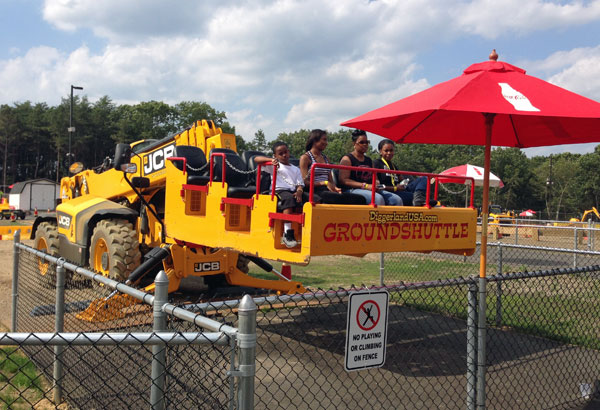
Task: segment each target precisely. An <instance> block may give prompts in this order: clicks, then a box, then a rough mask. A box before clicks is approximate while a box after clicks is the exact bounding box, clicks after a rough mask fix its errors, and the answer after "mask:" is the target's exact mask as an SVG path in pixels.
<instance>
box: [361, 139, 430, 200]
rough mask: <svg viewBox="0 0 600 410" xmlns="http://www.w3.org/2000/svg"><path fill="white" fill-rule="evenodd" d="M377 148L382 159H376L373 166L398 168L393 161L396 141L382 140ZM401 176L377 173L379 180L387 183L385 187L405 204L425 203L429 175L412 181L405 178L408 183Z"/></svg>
mask: <svg viewBox="0 0 600 410" xmlns="http://www.w3.org/2000/svg"><path fill="white" fill-rule="evenodd" d="M377 148H379V154H380V155H381V159H376V160H374V161H373V166H374V167H375V168H379V169H390V170H393V171H396V170H398V168H396V166H395V165H394V163H393V162H392V158H394V153H395V143H394V141H392V140H388V139H384V140H381V141H380V142H379V145H378V146H377ZM400 177H401V176H400V174H383V173H381V174H377V178H378V179H379V182H380V183H381V184H382V185H385V188H384V189H385V190H386V191H389V192H393V193H394V194H396V195H398V196H399V197H400V198H402V202H403V203H404V204H405V205H410V204H413V205H414V206H423V205H425V200H426V196H427V177H424V176H421V177H417V178H415V179H413V180H412V181H410V182H409V181H407V180H405V181H406V183H405V181H401V180H400Z"/></svg>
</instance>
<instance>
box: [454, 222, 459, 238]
mask: <svg viewBox="0 0 600 410" xmlns="http://www.w3.org/2000/svg"><path fill="white" fill-rule="evenodd" d="M452 228H453V232H452V237H453V238H460V231H459V230H458V229H457V228H458V224H457V223H456V222H455V223H453V224H452Z"/></svg>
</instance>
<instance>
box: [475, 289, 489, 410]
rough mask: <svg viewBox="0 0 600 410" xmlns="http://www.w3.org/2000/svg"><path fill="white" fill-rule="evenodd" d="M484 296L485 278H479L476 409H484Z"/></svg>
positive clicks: (485, 308) (485, 290)
mask: <svg viewBox="0 0 600 410" xmlns="http://www.w3.org/2000/svg"><path fill="white" fill-rule="evenodd" d="M486 296H487V278H482V277H480V278H479V311H478V312H477V313H478V315H477V316H478V319H477V408H478V409H485V374H486V347H485V344H486V337H487V336H486V320H485V314H486V310H487V307H486Z"/></svg>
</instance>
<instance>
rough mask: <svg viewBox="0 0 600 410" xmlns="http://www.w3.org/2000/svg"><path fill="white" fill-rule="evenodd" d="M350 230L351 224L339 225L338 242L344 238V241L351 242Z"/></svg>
mask: <svg viewBox="0 0 600 410" xmlns="http://www.w3.org/2000/svg"><path fill="white" fill-rule="evenodd" d="M348 230H350V225H349V224H346V223H344V224H338V235H337V240H338V242H340V241H342V237H343V238H344V239H343V240H344V241H346V242H348V241H349V240H350V238H349V237H348Z"/></svg>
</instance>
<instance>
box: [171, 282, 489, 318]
mask: <svg viewBox="0 0 600 410" xmlns="http://www.w3.org/2000/svg"><path fill="white" fill-rule="evenodd" d="M473 283H477V277H475V276H468V277H459V278H450V279H441V280H436V281H428V282H400V283H398V284H391V285H384V286H377V285H373V286H361V287H353V288H349V289H345V288H339V289H330V290H323V289H318V290H316V291H314V292H306V293H296V294H294V295H279V296H262V297H255V298H253V300H254V303H256V305H257V306H259V307H260V306H265V305H269V306H270V305H273V304H277V303H289V302H308V301H311V300H322V299H330V298H344V297H346V296H349V295H350V294H351V293H353V292H362V291H372V292H376V291H381V290H386V291H405V290H414V289H426V288H439V287H445V286H460V285H470V284H473ZM240 302H241V299H231V300H222V301H216V302H204V303H195V304H189V305H184V306H180V307H179V308H180V309H181V310H186V311H189V313H191V312H195V311H199V312H202V311H206V310H212V309H220V308H230V309H235V308H236V307H238V305H239V304H240ZM192 314H193V313H192Z"/></svg>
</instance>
